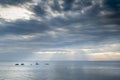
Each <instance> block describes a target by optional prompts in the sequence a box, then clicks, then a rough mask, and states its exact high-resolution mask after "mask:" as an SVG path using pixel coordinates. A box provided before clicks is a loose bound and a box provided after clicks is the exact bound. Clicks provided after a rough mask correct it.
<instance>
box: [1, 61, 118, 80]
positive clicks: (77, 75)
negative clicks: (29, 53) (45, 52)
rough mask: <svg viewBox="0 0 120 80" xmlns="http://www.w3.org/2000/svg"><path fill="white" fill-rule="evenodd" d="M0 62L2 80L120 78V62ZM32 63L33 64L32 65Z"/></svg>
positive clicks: (109, 79) (114, 79)
mask: <svg viewBox="0 0 120 80" xmlns="http://www.w3.org/2000/svg"><path fill="white" fill-rule="evenodd" d="M15 63H16V62H5V63H3V62H2V63H0V80H120V76H119V74H120V63H119V62H107V61H106V62H97V61H95V62H94V61H91V62H90V61H88V62H87V61H85V62H84V61H39V62H38V65H36V64H35V63H36V62H24V65H14V64H15ZM31 64H32V65H31Z"/></svg>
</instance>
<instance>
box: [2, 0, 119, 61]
mask: <svg viewBox="0 0 120 80" xmlns="http://www.w3.org/2000/svg"><path fill="white" fill-rule="evenodd" d="M0 60H120V0H0Z"/></svg>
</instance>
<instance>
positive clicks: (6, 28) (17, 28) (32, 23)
mask: <svg viewBox="0 0 120 80" xmlns="http://www.w3.org/2000/svg"><path fill="white" fill-rule="evenodd" d="M47 30H50V27H48V25H47V24H45V23H40V22H38V21H36V20H28V21H19V20H18V21H16V22H12V23H11V22H10V23H6V25H2V26H1V28H0V34H1V35H5V34H15V35H26V34H32V33H43V32H44V31H47Z"/></svg>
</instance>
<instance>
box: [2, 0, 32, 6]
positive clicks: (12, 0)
mask: <svg viewBox="0 0 120 80" xmlns="http://www.w3.org/2000/svg"><path fill="white" fill-rule="evenodd" d="M30 1H32V0H0V5H18V4H24V3H26V2H30Z"/></svg>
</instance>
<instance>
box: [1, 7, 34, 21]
mask: <svg viewBox="0 0 120 80" xmlns="http://www.w3.org/2000/svg"><path fill="white" fill-rule="evenodd" d="M33 15H34V13H32V12H30V11H29V10H27V9H25V8H24V7H16V6H7V7H3V6H0V17H1V18H2V19H4V20H5V21H8V22H12V21H16V20H19V19H21V20H30V18H32V16H33Z"/></svg>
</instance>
